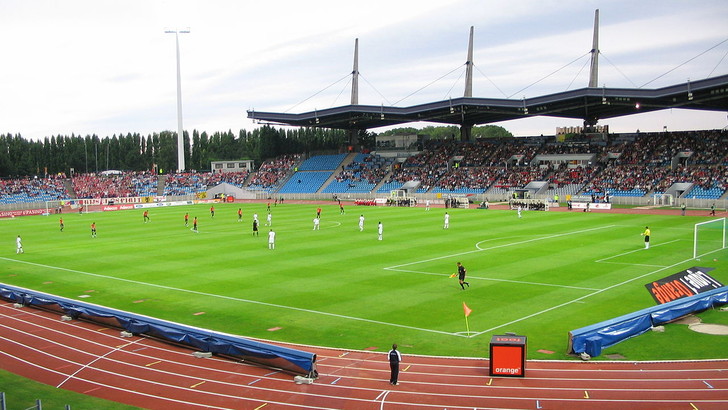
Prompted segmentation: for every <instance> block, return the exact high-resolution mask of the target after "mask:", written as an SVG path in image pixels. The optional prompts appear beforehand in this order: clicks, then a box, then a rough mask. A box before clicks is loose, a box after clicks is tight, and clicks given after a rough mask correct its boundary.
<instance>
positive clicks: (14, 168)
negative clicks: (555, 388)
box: [0, 125, 513, 178]
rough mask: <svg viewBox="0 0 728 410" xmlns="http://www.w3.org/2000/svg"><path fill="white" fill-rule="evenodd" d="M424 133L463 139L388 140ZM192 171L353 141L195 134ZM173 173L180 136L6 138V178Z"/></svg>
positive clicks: (361, 138)
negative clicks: (116, 172) (111, 172)
mask: <svg viewBox="0 0 728 410" xmlns="http://www.w3.org/2000/svg"><path fill="white" fill-rule="evenodd" d="M391 134H419V135H424V136H426V137H427V138H436V139H448V138H457V136H459V129H458V127H455V126H439V127H434V126H428V127H425V128H422V129H415V128H408V127H403V128H396V129H393V130H389V131H386V132H385V133H383V134H382V135H391ZM512 136H513V135H512V134H511V133H510V132H508V131H506V130H505V129H504V128H502V127H498V126H493V125H486V126H483V127H473V137H474V138H492V137H512ZM375 137H376V134H374V133H371V132H367V131H360V132H359V134H358V136H357V140H358V142H359V144H360V146H362V147H364V148H370V149H371V148H373V147H374V146H375ZM183 141H184V146H185V165H186V168H187V169H188V170H197V171H205V170H209V169H210V162H211V161H224V160H240V159H252V160H253V161H255V164H256V165H260V164H261V163H262V162H263V161H265V160H267V159H271V158H275V157H277V156H280V155H285V154H299V153H316V152H325V151H338V150H340V149H342V147H345V146H346V145H347V143H348V141H349V136H348V133H347V132H346V131H344V130H332V129H324V128H298V129H290V128H287V129H283V128H274V127H271V126H269V125H265V126H263V127H260V128H257V129H254V130H252V131H246V130H240V131H239V132H238V133H237V134H235V133H233V132H232V131H227V132H216V133H214V134H212V135H208V134H207V132H204V131H203V132H199V131H197V130H193V131H192V136H191V137H190V135H189V133H188V132H185V133H184V136H183ZM112 169H113V170H121V171H150V170H152V169H156V170H157V171H158V172H162V173H167V172H172V171H174V170H176V169H177V133H176V132H173V131H163V132H160V133H153V134H151V135H146V136H142V135H140V134H138V133H127V134H126V135H122V134H119V135H113V136H111V137H103V138H100V137H99V136H97V135H86V136H80V135H74V134H71V135H70V136H67V135H58V136H51V137H46V138H44V139H43V140H29V139H24V138H23V137H22V136H21V135H20V134H16V135H11V134H5V135H2V134H0V178H10V177H25V176H45V175H55V174H58V173H64V174H66V175H69V176H70V175H71V174H72V173H78V174H84V173H97V172H101V171H105V170H112Z"/></svg>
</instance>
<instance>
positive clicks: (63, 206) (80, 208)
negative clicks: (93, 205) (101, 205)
mask: <svg viewBox="0 0 728 410" xmlns="http://www.w3.org/2000/svg"><path fill="white" fill-rule="evenodd" d="M45 207H46V212H45V214H46V215H51V214H60V213H64V212H69V211H74V212H79V213H82V212H88V206H86V205H82V204H81V203H80V202H79V201H78V200H74V199H63V200H57V201H45Z"/></svg>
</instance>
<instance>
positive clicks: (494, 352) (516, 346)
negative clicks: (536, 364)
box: [490, 335, 526, 377]
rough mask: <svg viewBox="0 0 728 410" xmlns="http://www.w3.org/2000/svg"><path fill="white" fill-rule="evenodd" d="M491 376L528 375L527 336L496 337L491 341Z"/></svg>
mask: <svg viewBox="0 0 728 410" xmlns="http://www.w3.org/2000/svg"><path fill="white" fill-rule="evenodd" d="M490 375H491V376H509V377H524V376H525V375H526V336H515V335H513V336H511V335H495V336H493V337H492V338H491V339H490Z"/></svg>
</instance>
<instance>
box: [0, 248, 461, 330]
mask: <svg viewBox="0 0 728 410" xmlns="http://www.w3.org/2000/svg"><path fill="white" fill-rule="evenodd" d="M0 259H2V260H6V261H10V262H17V263H22V264H26V265H32V266H38V267H41V268H46V269H55V270H60V271H64V272H71V273H78V274H81V275H87V276H93V277H97V278H104V279H111V280H118V281H121V282H127V283H133V284H135V285H143V286H149V287H154V288H159V289H165V290H171V291H175V292H182V293H189V294H193V295H198V296H207V297H211V298H217V299H226V300H233V301H236V302H243V303H250V304H255V305H261V306H267V307H274V308H278V309H288V310H294V311H298V312H305V313H313V314H317V315H323V316H329V317H335V318H339V319H347V320H356V321H359V322H366V323H373V324H377V325H384V326H394V327H399V328H403V329H410V330H417V331H421V332H429V333H439V334H443V335H448V336H458V335H457V334H455V333H451V332H444V331H440V330H432V329H424V328H421V327H414V326H407V325H401V324H397V323H389V322H382V321H379V320H372V319H365V318H360V317H354V316H346V315H339V314H336V313H329V312H321V311H318V310H312V309H303V308H298V307H293V306H285V305H279V304H276V303H268V302H261V301H258V300H250V299H242V298H236V297H232V296H226V295H217V294H214V293H208V292H200V291H196V290H190V289H183V288H176V287H172V286H165V285H158V284H156V283H149V282H142V281H137V280H131V279H124V278H117V277H114V276H109V275H101V274H98V273H91V272H84V271H80V270H76V269H68V268H62V267H59V266H52V265H45V264H41V263H35V262H28V261H23V260H19V259H12V258H5V257H2V256H0Z"/></svg>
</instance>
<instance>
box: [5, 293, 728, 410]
mask: <svg viewBox="0 0 728 410" xmlns="http://www.w3.org/2000/svg"><path fill="white" fill-rule="evenodd" d="M305 349H306V350H309V351H313V352H314V353H316V354H317V355H318V362H317V363H318V371H319V373H320V377H319V378H318V379H317V380H316V381H315V382H314V384H311V385H304V384H301V385H298V384H295V383H294V382H293V376H291V375H290V374H286V373H282V372H279V371H275V370H271V369H267V368H262V367H258V366H255V365H249V364H247V363H242V362H239V361H232V360H225V359H221V358H215V357H213V358H210V359H199V358H196V357H194V356H193V355H192V351H191V350H188V349H185V348H182V347H178V346H173V345H169V344H165V343H163V342H159V341H156V340H153V339H149V338H146V337H137V336H134V337H131V338H122V337H121V336H120V331H119V330H118V329H112V328H104V327H103V326H102V325H99V324H93V323H87V322H82V321H68V322H65V321H61V320H60V317H59V316H58V315H57V314H54V313H50V312H45V311H41V310H37V309H33V308H28V307H24V308H15V307H14V306H13V304H11V303H2V304H0V367H2V368H4V369H6V370H8V371H11V372H13V373H16V374H19V375H21V376H24V377H27V378H30V379H34V380H37V381H40V382H42V383H45V384H49V385H51V386H56V387H58V388H63V389H67V390H72V391H76V392H79V393H84V394H87V395H91V396H96V397H101V398H105V399H109V400H114V401H118V402H122V403H126V404H130V405H134V406H138V407H144V408H150V409H169V408H175V409H199V408H212V409H258V410H261V409H265V410H271V409H292V408H306V409H423V410H426V409H445V408H447V409H475V408H477V409H505V408H508V409H537V410H538V409H620V410H621V409H624V408H625V407H629V408H630V410H636V409H687V410H695V409H700V410H704V409H725V408H728V361H727V360H712V361H680V362H617V363H615V362H608V363H607V362H563V361H529V362H528V363H527V377H525V378H507V377H502V378H499V377H493V378H491V377H490V376H488V361H487V360H485V359H467V358H452V357H430V356H410V355H406V356H405V357H404V360H405V361H404V362H403V363H402V372H401V373H400V385H398V386H391V385H390V384H389V383H388V381H389V365H388V363H387V362H386V357H385V355H384V354H383V353H377V352H364V351H350V350H336V349H325V348H316V347H305ZM6 393H8V395H9V397H12V392H6Z"/></svg>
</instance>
